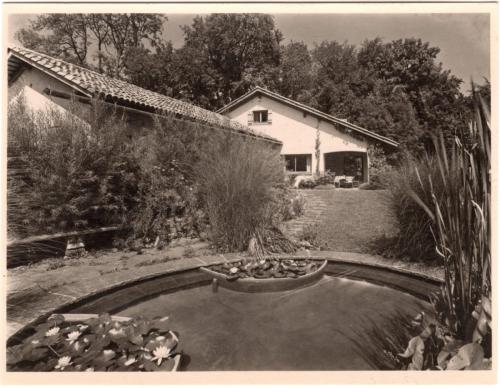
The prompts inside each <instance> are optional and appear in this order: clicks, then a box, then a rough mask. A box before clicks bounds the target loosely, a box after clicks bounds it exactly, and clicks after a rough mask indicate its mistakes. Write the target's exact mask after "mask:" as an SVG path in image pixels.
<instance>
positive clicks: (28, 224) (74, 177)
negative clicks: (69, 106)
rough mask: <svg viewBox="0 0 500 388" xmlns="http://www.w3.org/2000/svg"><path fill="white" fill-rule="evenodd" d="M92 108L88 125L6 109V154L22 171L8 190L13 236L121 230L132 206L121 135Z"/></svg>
mask: <svg viewBox="0 0 500 388" xmlns="http://www.w3.org/2000/svg"><path fill="white" fill-rule="evenodd" d="M94 107H95V109H93V110H92V111H91V112H90V113H88V116H89V117H88V122H89V123H90V124H88V123H87V122H85V121H83V120H81V119H79V118H78V117H77V116H75V115H73V114H72V113H69V112H67V113H62V112H60V111H58V110H49V111H46V112H32V111H31V110H30V109H29V108H27V107H26V106H25V105H24V102H23V101H22V99H20V100H18V101H16V102H13V103H12V104H11V105H10V106H9V111H8V126H9V139H8V140H9V148H8V155H9V157H10V158H22V160H23V161H24V164H25V167H26V168H25V169H24V172H23V174H20V175H13V176H11V177H10V178H9V183H8V184H9V198H8V221H9V229H10V231H11V232H13V234H15V235H17V236H19V237H21V236H26V235H32V234H41V233H54V232H61V231H68V230H78V229H86V228H91V227H98V226H109V225H115V224H121V223H122V222H124V220H125V217H126V215H127V213H128V211H129V210H130V209H131V208H132V207H133V206H134V205H135V202H134V198H135V191H136V184H137V174H136V173H137V164H136V163H135V160H134V159H133V158H131V157H130V156H129V154H130V153H129V150H130V145H129V142H128V136H127V128H126V126H125V125H124V123H123V122H120V120H119V119H118V118H117V117H116V116H115V114H114V113H113V112H112V111H111V112H110V111H109V109H107V108H105V107H104V106H102V105H101V104H99V103H98V102H96V104H95V105H94Z"/></svg>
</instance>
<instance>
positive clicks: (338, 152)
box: [218, 87, 398, 182]
mask: <svg viewBox="0 0 500 388" xmlns="http://www.w3.org/2000/svg"><path fill="white" fill-rule="evenodd" d="M218 113H221V114H224V115H226V116H227V117H228V118H230V119H232V120H235V121H237V122H239V123H240V124H242V125H247V126H249V127H252V128H256V129H258V130H259V131H260V132H263V133H265V134H267V135H269V136H272V137H274V138H276V139H278V140H280V141H281V142H282V143H283V147H282V149H281V154H282V155H283V158H284V160H285V165H286V171H287V172H288V173H290V174H297V175H308V174H314V173H316V172H319V173H320V174H324V173H325V172H326V171H330V172H332V173H335V174H336V175H337V176H339V175H346V176H352V177H357V180H359V181H360V182H368V180H369V174H368V167H369V164H370V160H369V156H368V147H369V146H370V145H371V144H379V145H381V146H382V147H383V148H386V149H387V148H388V149H395V148H397V147H398V143H397V142H395V141H394V140H391V139H389V138H387V137H384V136H381V135H379V134H377V133H374V132H371V131H368V130H367V129H364V128H361V127H359V126H357V125H354V124H352V123H349V122H347V121H346V120H342V119H339V118H337V117H334V116H331V115H328V114H326V113H323V112H321V111H319V110H317V109H313V108H311V107H309V106H307V105H304V104H301V103H299V102H297V101H293V100H291V99H289V98H286V97H283V96H281V95H279V94H277V93H274V92H271V91H269V90H266V89H263V88H260V87H257V88H255V89H253V90H251V91H250V92H248V93H246V94H244V95H243V96H241V97H239V98H237V99H235V100H234V101H232V102H231V103H230V104H228V105H226V106H224V107H223V108H221V109H220V110H218Z"/></svg>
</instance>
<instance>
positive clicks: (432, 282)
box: [7, 255, 444, 347]
mask: <svg viewBox="0 0 500 388" xmlns="http://www.w3.org/2000/svg"><path fill="white" fill-rule="evenodd" d="M266 258H273V259H278V260H286V259H293V260H303V259H308V260H315V261H324V260H327V261H328V264H327V266H326V268H325V271H324V274H325V275H329V276H336V277H345V278H347V279H351V280H358V281H367V282H369V283H372V284H376V285H379V286H385V287H389V288H393V289H395V290H397V291H400V292H405V293H407V294H410V295H412V296H415V297H416V298H418V299H421V300H424V301H426V302H428V301H429V297H430V295H432V294H433V293H435V292H438V291H439V289H440V287H441V286H442V285H443V284H444V282H443V280H441V279H439V278H435V277H432V276H429V275H425V274H422V273H419V272H415V271H411V270H408V269H402V268H396V267H391V266H389V265H384V264H379V263H365V262H361V261H358V260H349V259H338V258H335V257H329V256H324V255H321V256H314V255H304V256H298V255H297V256H294V255H273V256H266ZM242 259H243V257H237V258H234V259H230V260H227V259H224V260H221V261H220V262H216V263H212V264H209V265H206V264H201V263H200V265H196V266H191V267H189V268H184V269H179V270H168V271H165V272H157V273H154V274H149V275H145V276H141V277H138V278H134V279H128V280H125V281H122V282H119V283H117V284H113V285H111V286H109V287H106V288H104V289H100V290H97V291H94V292H91V293H88V294H86V295H84V296H81V297H79V298H76V299H75V300H72V301H69V302H65V303H63V304H60V305H59V306H57V307H55V308H53V309H51V310H50V311H48V312H46V313H44V314H42V315H40V316H39V317H37V318H35V319H34V320H32V321H31V322H29V323H28V324H26V325H25V326H23V327H22V328H20V329H19V330H17V331H16V332H15V333H14V334H12V335H11V336H10V337H9V338H8V339H7V347H9V346H12V345H15V344H17V343H19V342H20V341H22V340H23V339H24V338H26V336H27V335H28V334H29V333H30V331H32V329H33V327H35V326H37V325H39V324H40V323H42V322H44V321H46V320H47V319H48V318H49V317H50V316H51V315H52V314H63V313H68V312H71V311H74V310H75V309H78V308H82V306H85V305H91V304H92V302H95V301H98V300H99V299H103V298H105V297H106V296H108V297H109V296H110V295H111V294H114V293H117V292H119V291H122V290H125V289H127V288H131V287H135V286H140V285H146V284H148V283H153V282H158V281H160V280H167V279H169V278H170V279H174V280H175V277H179V276H181V277H182V276H185V277H186V275H187V278H188V281H187V282H184V283H182V282H181V284H175V282H174V284H173V285H172V284H171V285H170V286H171V287H170V288H169V287H165V288H164V289H163V290H158V291H157V292H154V294H148V295H144V296H143V297H141V298H138V299H136V300H134V301H132V302H130V305H132V304H135V303H139V302H140V301H142V300H147V299H150V298H153V297H155V296H157V295H160V294H162V293H169V292H173V291H176V290H180V289H183V288H192V287H196V286H201V285H206V284H209V283H210V282H211V280H212V279H211V278H210V277H209V276H208V275H207V274H204V273H202V271H200V270H199V268H201V267H211V266H213V265H217V264H223V263H234V262H238V261H241V260H242ZM194 274H196V275H203V276H204V277H206V279H205V280H201V281H200V277H201V276H192V275H194ZM190 275H191V276H190ZM190 277H194V278H195V281H194V282H189V278H190ZM197 277H198V279H196V278H197ZM122 307H123V306H120V307H118V308H117V309H118V310H119V309H120V308H122ZM115 310H116V309H115Z"/></svg>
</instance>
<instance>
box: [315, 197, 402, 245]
mask: <svg viewBox="0 0 500 388" xmlns="http://www.w3.org/2000/svg"><path fill="white" fill-rule="evenodd" d="M311 194H312V192H311ZM312 195H314V196H317V197H318V198H319V199H320V200H322V201H323V202H324V203H325V204H326V206H327V208H326V209H325V210H322V214H321V219H318V220H317V225H315V226H314V227H309V228H313V229H314V233H315V234H316V236H314V237H315V238H314V239H315V242H316V244H317V245H319V247H320V248H321V249H324V250H332V251H338V252H357V253H373V244H374V242H376V241H378V240H379V239H381V238H384V236H385V237H387V236H393V235H394V234H396V233H397V230H398V229H397V220H396V218H395V217H394V214H393V212H392V210H391V207H390V202H389V196H388V193H387V192H386V191H385V190H376V191H372V190H366V191H364V190H347V189H346V190H325V191H323V190H314V194H312ZM306 214H307V210H306ZM305 232H307V233H308V234H310V233H311V232H313V231H310V230H306V231H305Z"/></svg>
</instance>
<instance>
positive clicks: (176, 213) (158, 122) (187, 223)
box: [131, 117, 210, 241]
mask: <svg viewBox="0 0 500 388" xmlns="http://www.w3.org/2000/svg"><path fill="white" fill-rule="evenodd" d="M208 132H210V130H208V129H207V128H203V127H202V126H201V125H198V124H196V123H193V122H186V121H180V120H175V119H174V118H171V117H161V118H160V117H156V119H155V120H154V125H153V128H151V129H150V130H148V132H147V134H145V135H144V136H142V137H141V138H139V139H138V140H137V141H136V145H135V152H136V154H137V158H138V159H140V176H141V179H140V181H139V185H138V186H139V187H138V199H137V202H138V206H137V208H136V209H135V211H134V213H133V215H132V219H131V225H132V227H133V232H134V236H136V237H138V238H142V239H145V240H147V241H153V240H155V239H156V238H157V237H160V240H162V241H170V240H171V239H172V238H175V237H179V236H178V235H177V234H178V229H181V230H182V231H183V232H184V234H189V233H198V232H200V231H201V230H202V229H203V228H204V225H205V224H206V218H205V216H204V214H203V213H201V212H200V211H199V210H200V208H201V207H202V206H201V204H200V203H199V195H198V185H197V184H196V181H195V178H196V174H195V172H194V166H195V165H196V164H197V158H198V156H199V155H200V154H201V153H202V152H203V150H204V146H205V141H206V136H207V133H208ZM180 219H182V226H181V224H180V223H179V220H180ZM174 221H175V222H174Z"/></svg>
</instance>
